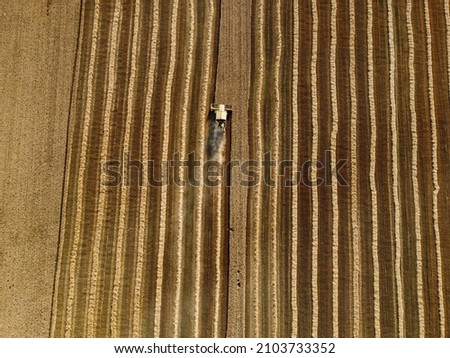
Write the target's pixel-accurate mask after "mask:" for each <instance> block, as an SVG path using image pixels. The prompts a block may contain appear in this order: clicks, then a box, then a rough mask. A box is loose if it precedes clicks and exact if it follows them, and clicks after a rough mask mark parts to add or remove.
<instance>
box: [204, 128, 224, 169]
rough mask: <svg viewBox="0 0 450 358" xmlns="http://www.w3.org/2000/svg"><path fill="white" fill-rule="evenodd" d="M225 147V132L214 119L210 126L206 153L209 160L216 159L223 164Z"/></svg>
mask: <svg viewBox="0 0 450 358" xmlns="http://www.w3.org/2000/svg"><path fill="white" fill-rule="evenodd" d="M224 149H225V132H223V131H222V129H220V128H219V127H218V126H217V125H216V123H215V122H214V121H211V123H210V126H209V134H208V142H207V147H206V155H207V159H208V160H216V161H218V162H219V163H221V164H223V162H224Z"/></svg>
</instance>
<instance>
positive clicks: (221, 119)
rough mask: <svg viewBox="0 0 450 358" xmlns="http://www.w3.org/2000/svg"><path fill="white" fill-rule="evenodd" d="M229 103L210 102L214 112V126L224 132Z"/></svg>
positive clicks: (229, 107)
mask: <svg viewBox="0 0 450 358" xmlns="http://www.w3.org/2000/svg"><path fill="white" fill-rule="evenodd" d="M231 109H232V108H231V105H229V104H216V103H214V104H212V105H211V111H213V112H214V117H215V118H214V121H215V123H216V126H217V127H218V128H219V129H220V130H221V131H222V132H225V127H226V125H227V120H228V111H231Z"/></svg>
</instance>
